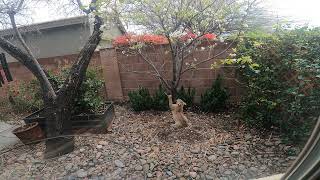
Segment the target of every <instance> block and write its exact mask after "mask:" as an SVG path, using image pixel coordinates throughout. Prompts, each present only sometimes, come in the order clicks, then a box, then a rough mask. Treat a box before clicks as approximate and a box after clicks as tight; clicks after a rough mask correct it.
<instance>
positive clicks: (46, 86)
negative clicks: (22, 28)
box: [8, 0, 56, 99]
mask: <svg viewBox="0 0 320 180" xmlns="http://www.w3.org/2000/svg"><path fill="white" fill-rule="evenodd" d="M22 3H23V0H22V1H20V4H19V6H22ZM8 13H9V17H10V21H11V25H12V28H13V30H14V31H15V34H16V35H17V38H18V40H19V41H20V42H21V44H22V46H23V48H24V49H25V50H26V51H27V53H28V55H29V57H30V59H31V60H32V64H33V65H34V66H35V67H36V68H34V69H33V71H32V72H33V74H40V76H39V77H38V78H39V81H40V83H41V88H42V89H43V90H44V96H45V97H48V98H50V99H54V98H55V97H56V93H55V91H54V89H53V87H52V85H51V83H50V82H49V79H48V77H47V76H46V74H45V72H44V71H43V68H42V67H41V66H40V64H39V62H38V61H37V59H36V58H35V56H34V55H33V53H32V52H31V50H30V49H29V47H28V45H27V44H26V42H25V41H24V39H23V37H22V35H21V33H20V32H19V30H18V28H17V25H16V21H15V17H14V15H15V12H8Z"/></svg>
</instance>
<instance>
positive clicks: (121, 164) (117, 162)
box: [114, 160, 125, 168]
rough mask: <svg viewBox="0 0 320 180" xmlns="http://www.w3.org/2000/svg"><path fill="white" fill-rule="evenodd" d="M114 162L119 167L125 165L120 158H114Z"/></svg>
mask: <svg viewBox="0 0 320 180" xmlns="http://www.w3.org/2000/svg"><path fill="white" fill-rule="evenodd" d="M114 164H115V165H116V166H117V167H120V168H124V167H125V165H124V163H123V162H122V161H120V160H115V161H114Z"/></svg>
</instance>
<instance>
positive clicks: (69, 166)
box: [64, 163, 73, 171]
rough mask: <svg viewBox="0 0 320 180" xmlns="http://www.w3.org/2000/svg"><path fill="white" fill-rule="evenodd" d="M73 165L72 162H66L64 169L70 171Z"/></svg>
mask: <svg viewBox="0 0 320 180" xmlns="http://www.w3.org/2000/svg"><path fill="white" fill-rule="evenodd" d="M72 167H73V165H72V163H68V164H66V165H65V166H64V169H65V170H66V171H70V170H71V169H72Z"/></svg>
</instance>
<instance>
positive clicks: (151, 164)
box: [149, 163, 156, 171]
mask: <svg viewBox="0 0 320 180" xmlns="http://www.w3.org/2000/svg"><path fill="white" fill-rule="evenodd" d="M155 167H156V165H155V164H153V163H150V167H149V169H150V171H153V169H154V168H155Z"/></svg>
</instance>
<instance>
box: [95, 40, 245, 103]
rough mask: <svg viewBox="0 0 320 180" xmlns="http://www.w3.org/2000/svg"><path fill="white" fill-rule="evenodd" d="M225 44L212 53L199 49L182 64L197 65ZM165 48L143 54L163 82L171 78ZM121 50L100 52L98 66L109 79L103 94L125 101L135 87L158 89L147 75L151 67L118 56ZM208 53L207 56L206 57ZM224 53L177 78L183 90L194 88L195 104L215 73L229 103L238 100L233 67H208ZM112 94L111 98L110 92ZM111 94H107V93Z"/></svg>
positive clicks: (170, 69) (155, 83) (223, 47)
mask: <svg viewBox="0 0 320 180" xmlns="http://www.w3.org/2000/svg"><path fill="white" fill-rule="evenodd" d="M226 47H227V45H225V44H220V45H219V46H217V47H216V48H215V49H214V50H212V51H211V52H210V51H206V50H205V51H202V50H199V51H197V52H195V53H193V54H192V55H191V56H189V58H188V59H187V60H186V62H185V63H191V62H194V60H195V59H196V60H197V62H199V61H201V60H203V59H207V58H208V57H212V55H213V56H214V55H217V54H219V53H220V52H222V51H223V50H225V49H226ZM166 48H167V47H163V46H158V47H156V48H155V49H150V50H148V52H146V53H144V54H146V56H147V57H148V58H149V59H150V60H151V61H152V62H153V64H155V66H156V67H157V68H158V69H159V70H160V73H161V74H162V75H163V76H164V77H165V79H167V80H170V79H171V77H172V72H171V71H172V62H171V61H170V55H169V54H166V53H165V52H166ZM122 50H123V49H104V50H101V51H100V52H101V60H102V67H103V69H105V70H104V71H105V72H106V73H107V74H105V76H109V78H107V79H106V88H107V94H108V97H109V98H110V99H116V100H126V99H127V98H128V92H129V91H132V90H136V89H137V88H138V87H139V86H142V87H146V88H148V89H149V90H150V92H151V93H154V91H155V90H156V89H157V88H158V86H159V84H160V82H159V80H158V79H157V78H156V77H154V76H153V75H150V72H152V68H151V67H150V65H148V64H147V63H146V62H145V61H144V60H143V59H142V58H141V57H140V56H127V55H124V54H123V53H122ZM209 53H210V54H209ZM228 53H230V52H225V53H222V54H221V55H219V56H218V57H217V58H216V59H214V60H210V61H208V62H206V63H204V64H201V65H200V66H199V67H198V68H197V69H196V70H191V71H188V72H186V73H185V74H183V75H182V77H181V83H180V84H181V85H183V86H184V87H186V88H187V87H192V88H196V101H199V100H200V95H201V94H202V93H204V91H205V90H206V89H208V88H209V87H210V86H211V85H212V82H213V81H214V80H215V79H216V78H217V76H218V74H221V75H223V77H224V85H225V87H227V88H228V90H229V92H230V94H231V100H232V101H238V100H239V97H240V94H241V91H242V90H241V88H240V87H239V84H238V83H237V81H235V70H234V69H233V68H226V67H224V68H219V69H214V70H212V69H211V68H210V65H211V64H212V63H213V62H214V61H217V60H218V59H224V58H226V57H227V55H228ZM114 92H116V94H115V95H113V94H112V93H114ZM110 93H111V94H110Z"/></svg>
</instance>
